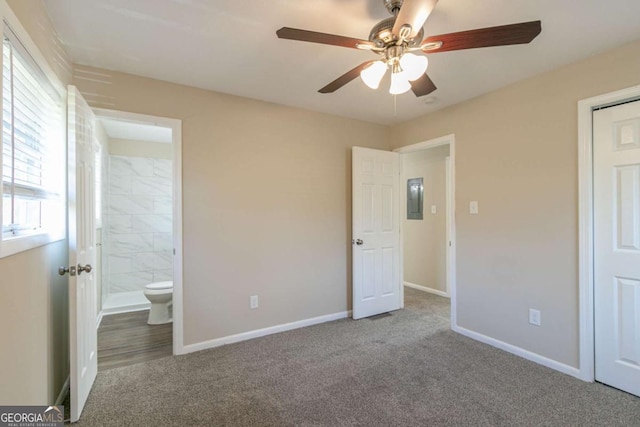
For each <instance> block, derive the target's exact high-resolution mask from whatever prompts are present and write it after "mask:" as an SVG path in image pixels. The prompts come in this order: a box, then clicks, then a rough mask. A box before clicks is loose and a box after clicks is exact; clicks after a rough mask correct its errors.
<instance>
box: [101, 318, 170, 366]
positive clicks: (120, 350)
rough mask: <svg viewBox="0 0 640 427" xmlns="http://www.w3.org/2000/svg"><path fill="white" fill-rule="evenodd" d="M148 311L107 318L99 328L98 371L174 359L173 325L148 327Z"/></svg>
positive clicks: (103, 319)
mask: <svg viewBox="0 0 640 427" xmlns="http://www.w3.org/2000/svg"><path fill="white" fill-rule="evenodd" d="M148 317H149V310H143V311H135V312H132V313H122V314H112V315H109V316H104V317H103V318H102V322H101V323H100V327H99V328H98V370H99V371H103V370H106V369H111V368H118V367H121V366H128V365H133V364H135V363H140V362H145V361H148V360H153V359H159V358H161V357H167V356H171V354H172V353H173V323H166V324H164V325H147V318H148Z"/></svg>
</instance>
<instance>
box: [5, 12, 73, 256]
mask: <svg viewBox="0 0 640 427" xmlns="http://www.w3.org/2000/svg"><path fill="white" fill-rule="evenodd" d="M2 54H3V55H2V202H1V203H2V244H3V248H2V249H3V250H2V252H1V253H0V255H2V256H4V255H7V254H8V253H7V250H6V248H5V246H6V244H7V243H8V242H11V241H16V240H23V241H29V240H30V241H32V242H34V244H31V245H29V244H26V245H25V244H24V242H23V243H21V244H20V245H19V246H20V248H21V249H19V250H24V249H28V248H30V247H34V246H37V245H38V244H43V243H47V242H49V241H53V240H56V239H60V238H62V237H64V232H65V217H64V214H65V194H64V193H65V192H64V189H65V169H66V167H65V147H64V139H63V136H64V104H63V98H62V96H61V95H60V93H59V92H58V91H56V89H55V87H54V86H53V84H52V83H51V81H50V80H49V79H48V78H47V76H46V75H45V73H44V72H43V71H42V69H41V68H40V67H39V66H38V65H37V63H36V61H35V60H34V59H33V58H32V57H31V55H29V53H28V52H27V50H26V48H25V47H24V46H23V45H22V44H21V43H20V41H19V40H18V37H17V36H16V35H15V34H14V33H13V32H12V31H11V30H10V29H9V27H8V26H7V25H6V23H5V25H4V42H3V49H2ZM43 235H48V236H49V237H48V238H44V239H43V238H42V236H43ZM33 236H41V237H40V238H39V239H33V238H32V237H33ZM19 250H13V251H9V252H11V253H15V252H17V251H19Z"/></svg>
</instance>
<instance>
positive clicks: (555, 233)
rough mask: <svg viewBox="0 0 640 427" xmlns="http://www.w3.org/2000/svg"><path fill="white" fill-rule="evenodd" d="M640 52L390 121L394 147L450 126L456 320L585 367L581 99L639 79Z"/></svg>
mask: <svg viewBox="0 0 640 427" xmlns="http://www.w3.org/2000/svg"><path fill="white" fill-rule="evenodd" d="M639 52H640V41H639V42H635V43H632V44H628V45H626V46H622V47H620V48H617V49H614V50H612V51H609V52H606V53H604V54H600V55H597V56H594V57H591V58H589V59H587V60H584V61H581V62H578V63H575V64H572V65H569V66H565V67H562V68H560V69H557V70H555V71H552V72H549V73H546V74H543V75H540V76H538V77H534V78H531V79H529V80H525V81H522V82H520V83H517V84H514V85H512V86H509V87H506V88H504V89H501V90H498V91H495V92H492V93H489V94H487V95H484V96H480V97H478V98H475V99H473V100H470V101H468V102H464V103H462V104H458V105H456V106H453V107H450V108H447V109H445V110H442V111H440V112H437V113H434V114H431V115H429V116H426V117H421V118H418V119H415V120H412V121H409V122H407V123H403V124H402V125H399V126H395V127H394V128H393V129H392V135H393V145H394V147H400V146H404V145H408V144H413V143H416V142H419V141H424V140H427V139H431V138H435V137H439V136H443V135H447V134H451V133H455V138H456V165H455V170H456V176H455V180H456V206H457V211H456V228H457V253H456V254H457V299H458V301H457V303H458V311H457V314H458V323H459V325H460V326H462V327H464V328H467V329H470V330H473V331H476V332H479V333H481V334H484V335H487V336H489V337H493V338H496V339H498V340H502V341H504V342H507V343H509V344H513V345H516V346H518V347H521V348H524V349H526V350H529V351H533V352H535V353H538V354H540V355H543V356H546V357H548V358H550V359H553V360H556V361H559V362H562V363H565V364H568V365H571V366H574V367H577V366H578V181H577V164H578V159H577V138H578V135H577V126H578V122H577V102H578V100H580V99H584V98H588V97H592V96H595V95H599V94H602V93H607V92H611V91H614V90H618V89H622V88H626V87H630V86H634V85H638V84H640V55H639ZM471 200H477V201H478V202H479V214H478V215H470V214H469V201H471ZM529 307H532V308H537V309H539V310H541V311H542V326H540V327H536V326H531V325H529V324H528V317H527V316H528V315H527V310H528V308H529Z"/></svg>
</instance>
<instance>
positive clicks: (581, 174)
mask: <svg viewBox="0 0 640 427" xmlns="http://www.w3.org/2000/svg"><path fill="white" fill-rule="evenodd" d="M638 99H640V85H638V86H633V87H630V88H627V89H622V90H618V91H615V92H610V93H607V94H603V95H598V96H595V97H592V98H587V99H583V100H581V101H578V224H579V225H578V230H579V234H578V289H579V305H578V307H579V308H578V314H579V320H578V324H579V358H580V363H579V370H578V378H580V379H582V380H584V381H589V382H593V381H595V355H594V350H595V339H594V314H593V309H594V299H593V295H594V288H593V286H594V277H593V250H594V246H593V226H594V223H593V166H592V165H593V115H592V113H593V110H596V109H598V108H602V107H609V106H612V105H616V104H622V103H624V102H629V101H633V100H638Z"/></svg>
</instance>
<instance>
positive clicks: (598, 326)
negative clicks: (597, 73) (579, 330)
mask: <svg viewBox="0 0 640 427" xmlns="http://www.w3.org/2000/svg"><path fill="white" fill-rule="evenodd" d="M593 133H594V139H593V153H594V156H593V159H594V161H593V191H594V197H593V200H594V204H593V215H594V216H593V218H594V234H593V235H594V254H593V258H594V307H595V310H594V314H595V317H594V319H595V321H594V324H595V346H596V348H595V361H596V363H595V372H596V375H595V376H596V380H598V381H600V382H603V383H605V384H608V385H610V386H613V387H616V388H619V389H621V390H624V391H627V392H629V393H632V394H635V395H637V396H640V101H638V102H632V103H629V104H623V105H619V106H616V107H610V108H605V109H602V110H599V111H596V112H594V113H593Z"/></svg>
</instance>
